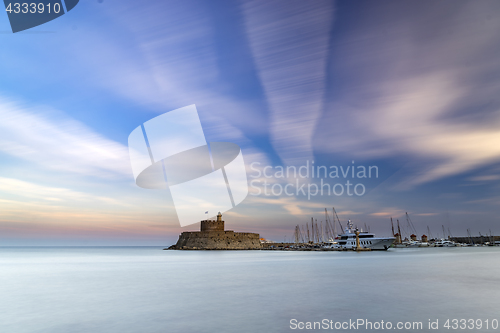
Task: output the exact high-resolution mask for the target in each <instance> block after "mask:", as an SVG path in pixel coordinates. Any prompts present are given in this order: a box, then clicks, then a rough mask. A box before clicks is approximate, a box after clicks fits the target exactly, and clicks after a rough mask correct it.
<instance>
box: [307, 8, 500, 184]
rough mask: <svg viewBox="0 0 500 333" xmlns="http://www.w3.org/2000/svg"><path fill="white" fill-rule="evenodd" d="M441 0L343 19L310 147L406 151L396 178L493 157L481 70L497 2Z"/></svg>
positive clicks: (493, 100)
mask: <svg viewBox="0 0 500 333" xmlns="http://www.w3.org/2000/svg"><path fill="white" fill-rule="evenodd" d="M450 5H451V2H442V3H440V5H439V6H436V7H435V8H433V10H432V13H431V11H428V10H426V9H427V5H425V4H423V3H419V2H405V3H399V4H395V3H391V6H392V10H393V12H392V13H393V14H396V16H395V17H393V16H391V17H388V15H389V14H388V13H386V12H385V11H384V10H383V9H382V8H379V7H376V6H375V5H373V6H372V7H371V9H372V10H373V11H372V15H371V16H370V17H369V18H368V19H366V20H364V21H363V22H361V21H357V20H361V17H359V18H358V17H357V18H356V19H355V20H354V21H353V22H352V25H353V28H352V29H350V30H349V32H348V33H347V34H346V35H345V36H343V37H342V39H341V40H339V41H338V45H342V48H338V51H337V53H336V54H335V59H332V60H331V61H334V62H336V63H335V64H334V65H333V67H334V68H335V71H334V72H332V73H331V75H337V76H338V77H339V78H338V80H339V81H340V82H341V83H340V84H339V85H340V86H341V93H338V94H336V99H335V100H331V101H330V104H329V112H328V113H327V114H325V116H324V117H323V119H322V121H321V124H322V125H321V126H320V127H319V128H318V131H317V132H316V137H315V140H314V143H315V147H316V148H317V149H318V151H320V152H324V153H325V152H328V153H335V154H340V155H343V156H345V155H350V156H352V157H353V158H354V157H357V158H363V159H375V158H391V159H393V160H394V159H398V158H399V160H403V161H406V162H408V164H407V169H406V171H407V172H406V179H403V180H402V184H401V186H402V188H411V187H413V186H415V185H418V184H422V183H428V182H432V181H434V180H438V179H442V178H445V177H449V176H452V175H457V174H461V173H465V172H467V171H471V170H474V169H476V168H478V167H481V166H484V165H488V164H492V163H496V162H498V161H499V160H500V148H499V147H500V130H499V127H498V124H500V98H499V97H498V94H497V93H495V91H497V90H498V88H499V86H498V83H497V82H498V81H497V80H492V79H488V78H492V77H497V76H498V75H500V73H499V69H500V60H499V59H500V57H499V55H500V49H499V43H498V42H499V38H498V29H500V23H499V21H498V20H493V19H491V13H492V12H495V11H498V10H499V9H500V8H499V4H498V3H496V2H481V3H477V2H466V1H464V2H458V3H453V6H454V10H453V11H449V8H450V7H449V6H450ZM438 13H440V14H439V15H441V16H440V17H441V19H440V20H436V19H435V17H436V16H435V15H437V14H438ZM424 22H432V24H430V25H428V24H424ZM358 23H359V25H356V24H358ZM344 24H346V23H344ZM354 25H356V26H354ZM372 27H373V28H376V29H372ZM348 75H350V77H349V76H348ZM336 88H337V89H338V86H337V87H336ZM332 93H335V92H332ZM332 126H334V127H332ZM332 128H334V130H330V129H332Z"/></svg>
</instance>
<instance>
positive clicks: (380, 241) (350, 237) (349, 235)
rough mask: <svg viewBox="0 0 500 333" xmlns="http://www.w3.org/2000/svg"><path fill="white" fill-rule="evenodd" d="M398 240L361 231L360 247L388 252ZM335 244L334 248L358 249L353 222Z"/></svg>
mask: <svg viewBox="0 0 500 333" xmlns="http://www.w3.org/2000/svg"><path fill="white" fill-rule="evenodd" d="M395 240H396V238H395V237H384V238H380V237H375V235H374V234H372V233H369V232H366V231H361V232H360V233H359V246H360V247H363V248H370V249H372V250H382V251H383V250H387V249H388V248H389V247H390V246H391V245H392V243H394V241H395ZM336 241H337V244H334V245H333V247H334V248H341V249H353V248H356V230H355V229H354V228H353V225H352V222H351V220H349V221H348V222H347V228H345V231H344V233H343V234H342V235H339V237H338V239H337V240H336Z"/></svg>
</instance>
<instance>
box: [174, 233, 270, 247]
mask: <svg viewBox="0 0 500 333" xmlns="http://www.w3.org/2000/svg"><path fill="white" fill-rule="evenodd" d="M175 248H176V249H178V250H201V249H203V250H259V249H260V248H261V244H260V239H259V234H254V233H246V232H234V231H191V232H189V231H187V232H183V233H182V234H181V235H180V236H179V240H178V241H177V244H176V245H175Z"/></svg>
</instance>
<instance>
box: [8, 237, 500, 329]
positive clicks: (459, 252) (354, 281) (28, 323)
mask: <svg viewBox="0 0 500 333" xmlns="http://www.w3.org/2000/svg"><path fill="white" fill-rule="evenodd" d="M454 320H455V321H454ZM464 320H465V326H466V327H465V328H464V327H463V325H464ZM499 320H500V247H457V248H413V249H389V250H388V251H383V252H376V251H373V252H360V253H357V252H296V251H172V250H170V251H163V249H162V247H8V248H7V247H2V248H0V332H1V333H33V332H40V333H42V332H44V333H77V332H78V333H80V332H82V333H87V332H92V333H93V332H103V333H114V332H120V333H122V332H134V333H135V332H137V333H139V332H140V333H148V332H158V333H160V332H161V333H170V332H187V333H191V332H193V333H195V332H200V333H206V332H210V333H212V332H213V333H223V332H231V333H240V332H252V333H260V332H266V333H267V332H298V331H303V332H311V331H318V332H328V331H330V332H333V331H342V332H347V331H364V332H374V331H409V332H412V331H415V332H450V331H470V332H482V331H484V332H495V331H498V332H500V327H499V326H498V321H499ZM472 321H473V322H472ZM447 322H448V327H446V325H447ZM353 323H355V325H353ZM368 323H370V324H371V326H370V324H368ZM418 323H420V324H421V326H420V325H419V324H418ZM358 324H359V325H358ZM389 324H390V327H389ZM455 324H456V325H455ZM479 325H481V327H480V328H479ZM486 326H488V328H486ZM377 327H378V328H377ZM495 327H496V328H495Z"/></svg>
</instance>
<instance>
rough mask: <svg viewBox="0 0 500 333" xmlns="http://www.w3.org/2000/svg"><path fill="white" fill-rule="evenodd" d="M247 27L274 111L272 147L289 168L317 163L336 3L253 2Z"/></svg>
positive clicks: (247, 14) (247, 7)
mask: <svg viewBox="0 0 500 333" xmlns="http://www.w3.org/2000/svg"><path fill="white" fill-rule="evenodd" d="M244 10H245V22H246V28H247V32H248V36H249V40H250V45H251V48H252V52H253V54H254V58H255V62H256V64H257V68H258V73H259V77H260V79H261V81H262V85H263V87H264V89H265V94H266V98H267V102H268V104H269V107H270V110H271V137H272V143H273V146H274V148H275V149H276V151H277V152H278V154H279V156H280V157H281V158H282V159H283V160H284V162H285V163H287V164H297V163H303V162H304V161H305V160H312V153H313V146H312V136H313V132H314V129H315V126H316V122H317V120H318V117H319V115H320V114H321V111H322V106H323V96H324V87H325V80H326V59H327V55H328V44H329V43H328V42H329V32H330V28H331V24H332V20H333V18H332V16H333V6H332V2H331V1H300V0H299V1H297V0H290V1H286V4H285V3H284V2H282V1H267V0H262V1H249V2H246V3H245V5H244Z"/></svg>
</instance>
